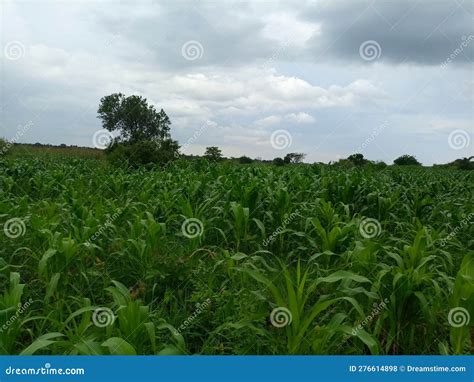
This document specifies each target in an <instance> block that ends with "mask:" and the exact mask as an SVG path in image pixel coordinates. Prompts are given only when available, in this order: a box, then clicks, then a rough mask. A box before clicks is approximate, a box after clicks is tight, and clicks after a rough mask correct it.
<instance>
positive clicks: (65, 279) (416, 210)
mask: <svg viewBox="0 0 474 382" xmlns="http://www.w3.org/2000/svg"><path fill="white" fill-rule="evenodd" d="M89 154H90V153H89ZM94 157H95V156H94V155H92V156H89V157H87V158H88V159H84V158H77V157H69V158H67V157H62V156H61V157H57V156H49V155H46V156H41V157H40V158H38V157H34V156H27V157H25V156H21V155H13V156H12V157H9V158H6V159H2V160H0V195H1V198H0V224H1V226H3V228H4V229H3V231H2V232H0V235H1V236H2V238H1V242H2V245H1V247H0V289H1V290H2V291H3V293H2V294H1V295H0V331H1V333H0V353H2V354H469V353H472V350H473V348H472V343H473V340H472V319H470V317H472V316H473V314H474V303H473V299H474V286H473V285H474V282H473V281H474V263H473V261H472V260H473V254H474V251H473V247H474V241H473V239H472V237H473V233H474V232H473V231H474V229H473V224H472V221H473V220H474V219H472V206H473V196H474V194H473V184H474V182H473V180H474V179H473V177H474V175H473V174H472V172H466V171H464V172H463V171H457V170H452V169H433V168H406V169H405V168H396V167H388V168H386V169H384V170H376V169H373V168H355V169H340V168H337V167H334V166H326V165H294V166H285V167H273V166H269V165H258V164H257V165H256V164H254V165H236V164H233V163H219V164H214V163H208V162H207V161H204V160H193V161H176V162H173V163H172V164H171V165H169V166H168V167H167V169H166V170H160V169H156V170H133V171H132V170H125V169H120V168H115V167H111V166H109V165H108V164H107V163H106V162H105V161H100V160H96V159H93V158H94ZM469 214H471V215H469ZM469 216H471V217H469ZM1 226H0V227H1ZM269 238H271V239H269ZM469 319H470V320H469ZM459 323H461V325H459Z"/></svg>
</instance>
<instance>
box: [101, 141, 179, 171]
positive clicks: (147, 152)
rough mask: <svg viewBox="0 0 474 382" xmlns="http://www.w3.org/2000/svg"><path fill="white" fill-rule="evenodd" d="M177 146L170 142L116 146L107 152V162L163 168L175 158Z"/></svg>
mask: <svg viewBox="0 0 474 382" xmlns="http://www.w3.org/2000/svg"><path fill="white" fill-rule="evenodd" d="M177 152H178V144H177V143H176V142H175V141H172V140H165V141H162V142H154V141H143V142H137V143H133V144H116V145H114V146H112V147H111V148H110V149H108V150H107V157H108V159H109V161H110V162H111V163H113V164H115V165H126V166H130V167H140V166H145V167H150V166H153V165H155V164H157V165H160V166H164V165H166V164H167V163H169V162H170V161H172V160H174V159H175V158H176V156H177V155H176V153H177Z"/></svg>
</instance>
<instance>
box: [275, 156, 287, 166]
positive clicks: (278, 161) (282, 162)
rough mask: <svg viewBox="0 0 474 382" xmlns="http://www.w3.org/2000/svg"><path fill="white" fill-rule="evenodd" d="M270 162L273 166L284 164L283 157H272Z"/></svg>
mask: <svg viewBox="0 0 474 382" xmlns="http://www.w3.org/2000/svg"><path fill="white" fill-rule="evenodd" d="M272 163H273V164H274V165H275V166H284V165H285V161H284V160H283V158H275V159H273V161H272Z"/></svg>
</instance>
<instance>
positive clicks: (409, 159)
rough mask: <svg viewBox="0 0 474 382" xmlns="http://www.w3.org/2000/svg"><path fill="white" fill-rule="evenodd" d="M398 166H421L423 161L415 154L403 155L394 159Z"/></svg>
mask: <svg viewBox="0 0 474 382" xmlns="http://www.w3.org/2000/svg"><path fill="white" fill-rule="evenodd" d="M393 163H395V164H396V165H398V166H421V163H420V162H418V160H417V159H416V158H415V157H414V156H413V155H408V154H405V155H402V156H400V157H398V158H397V159H395V160H394V161H393Z"/></svg>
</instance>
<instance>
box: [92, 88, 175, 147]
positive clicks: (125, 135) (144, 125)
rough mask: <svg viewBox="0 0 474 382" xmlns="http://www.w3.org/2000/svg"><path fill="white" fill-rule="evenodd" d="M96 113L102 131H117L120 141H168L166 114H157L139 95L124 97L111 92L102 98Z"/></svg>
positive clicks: (168, 120) (163, 112) (161, 111)
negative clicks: (102, 128) (100, 121)
mask: <svg viewBox="0 0 474 382" xmlns="http://www.w3.org/2000/svg"><path fill="white" fill-rule="evenodd" d="M97 113H98V114H99V115H98V118H100V119H101V120H102V126H103V127H104V129H107V130H109V131H118V132H119V134H120V136H119V137H118V140H119V141H120V142H127V143H137V142H143V141H162V140H165V139H169V138H170V125H171V121H170V119H169V117H168V116H167V115H166V113H165V111H164V110H163V109H161V110H160V112H157V111H156V110H155V107H154V106H152V105H148V103H147V100H146V99H145V98H143V97H141V96H136V95H132V96H129V97H126V96H125V95H123V94H122V93H114V94H111V95H108V96H105V97H102V98H101V100H100V105H99V109H98V110H97Z"/></svg>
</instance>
